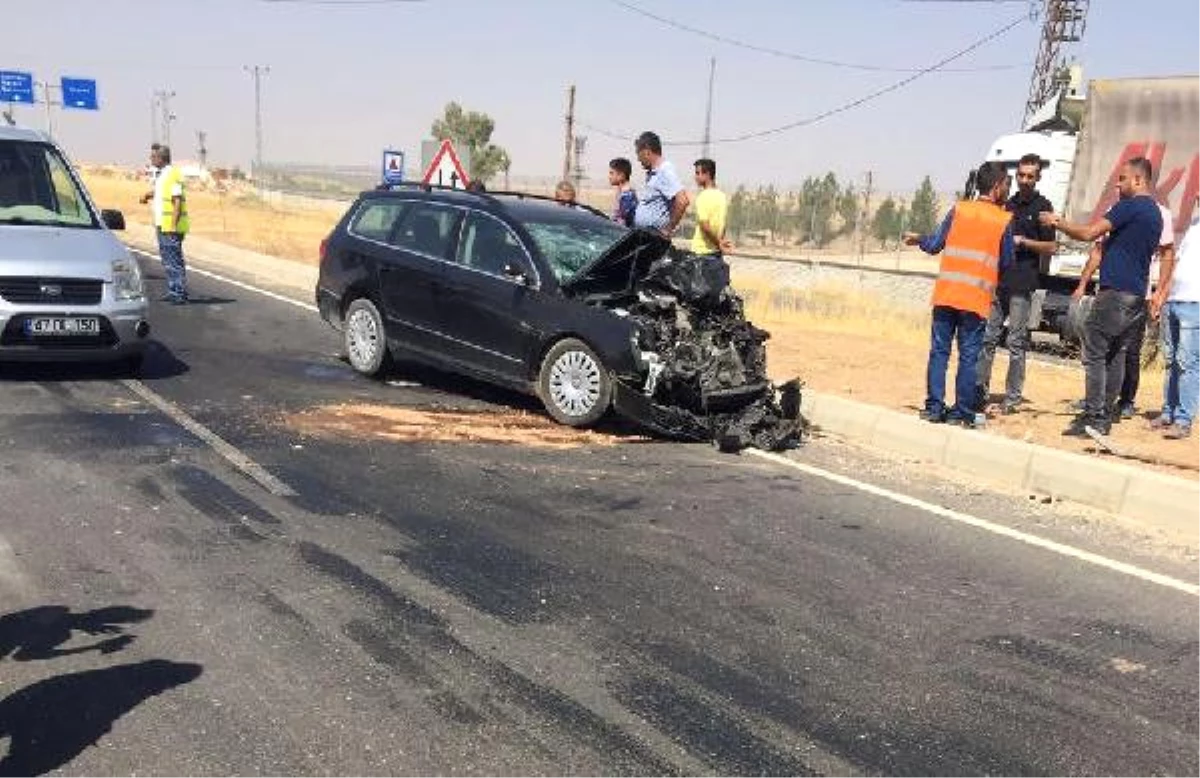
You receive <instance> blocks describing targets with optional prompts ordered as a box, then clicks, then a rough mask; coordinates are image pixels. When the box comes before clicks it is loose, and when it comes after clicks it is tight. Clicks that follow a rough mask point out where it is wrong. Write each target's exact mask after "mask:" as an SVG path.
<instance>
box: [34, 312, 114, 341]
mask: <svg viewBox="0 0 1200 778" xmlns="http://www.w3.org/2000/svg"><path fill="white" fill-rule="evenodd" d="M25 334H26V335H33V336H35V337H36V336H41V335H99V334H100V320H99V319H97V318H96V317H95V316H76V317H70V318H68V317H64V316H34V317H31V318H28V319H26V320H25Z"/></svg>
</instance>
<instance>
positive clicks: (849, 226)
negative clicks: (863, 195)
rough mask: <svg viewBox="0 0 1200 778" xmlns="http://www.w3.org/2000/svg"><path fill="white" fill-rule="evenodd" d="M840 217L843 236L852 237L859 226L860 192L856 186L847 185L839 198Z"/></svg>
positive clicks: (838, 209)
mask: <svg viewBox="0 0 1200 778" xmlns="http://www.w3.org/2000/svg"><path fill="white" fill-rule="evenodd" d="M837 211H838V216H839V217H840V218H841V220H842V234H843V235H850V234H852V233H853V232H854V228H855V227H857V226H858V192H857V191H855V189H854V184H847V185H846V188H845V189H843V190H842V194H841V195H840V196H839V197H838V205H837Z"/></svg>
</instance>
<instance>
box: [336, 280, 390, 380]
mask: <svg viewBox="0 0 1200 778" xmlns="http://www.w3.org/2000/svg"><path fill="white" fill-rule="evenodd" d="M342 334H343V340H344V346H345V349H346V360H347V361H348V362H349V363H350V367H352V368H354V370H355V371H356V372H359V373H362V374H363V375H365V376H370V377H371V378H375V377H378V376H379V375H381V374H382V373H383V372H384V371H385V370H387V368H388V366H389V365H390V363H391V354H389V353H388V345H387V335H386V334H385V332H384V328H383V317H382V316H381V315H380V313H379V309H378V308H376V307H375V303H373V302H371V301H370V300H369V299H367V298H365V297H360V298H358V299H357V300H355V301H354V302H352V303H350V307H349V308H347V309H346V318H345V320H344V322H343V326H342Z"/></svg>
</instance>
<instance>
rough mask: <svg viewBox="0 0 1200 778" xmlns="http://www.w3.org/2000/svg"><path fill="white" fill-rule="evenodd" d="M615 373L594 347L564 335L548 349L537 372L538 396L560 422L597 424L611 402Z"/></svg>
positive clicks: (571, 424)
mask: <svg viewBox="0 0 1200 778" xmlns="http://www.w3.org/2000/svg"><path fill="white" fill-rule="evenodd" d="M612 392H613V386H612V376H610V375H609V373H608V370H606V369H605V367H604V363H603V362H602V361H601V360H600V357H599V356H598V355H597V354H596V352H595V351H593V350H592V348H591V347H590V346H589V345H588V344H586V343H584V342H583V341H581V340H577V339H575V338H565V339H563V340H560V341H559V342H557V343H555V344H554V346H553V347H552V348H551V349H550V350H549V351H548V352H546V356H545V358H544V359H543V360H542V367H541V370H540V371H539V373H538V396H539V397H540V398H541V400H542V404H543V405H545V406H546V411H547V412H548V413H549V414H550V416H551V417H552V418H553V419H554V420H555V421H557V422H558V423H559V424H565V425H567V426H568V427H587V426H589V425H592V424H595V423H596V422H597V421H599V420H600V418H601V417H602V416H604V414H605V413H607V412H608V407H609V405H610V404H611V403H612Z"/></svg>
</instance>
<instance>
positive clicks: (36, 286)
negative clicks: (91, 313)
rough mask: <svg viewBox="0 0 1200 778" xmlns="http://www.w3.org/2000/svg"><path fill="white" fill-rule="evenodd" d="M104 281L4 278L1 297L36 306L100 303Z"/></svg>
mask: <svg viewBox="0 0 1200 778" xmlns="http://www.w3.org/2000/svg"><path fill="white" fill-rule="evenodd" d="M103 290H104V282H103V281H95V280H92V279H90V278H31V277H28V276H5V277H0V297H2V298H4V299H5V300H7V301H8V302H10V303H25V304H32V305H98V304H99V303H100V295H101V294H102V293H103Z"/></svg>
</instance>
